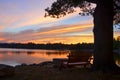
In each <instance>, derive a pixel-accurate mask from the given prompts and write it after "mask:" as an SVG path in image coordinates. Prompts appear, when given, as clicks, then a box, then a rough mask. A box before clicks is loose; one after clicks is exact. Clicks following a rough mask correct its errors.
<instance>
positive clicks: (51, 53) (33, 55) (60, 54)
mask: <svg viewBox="0 0 120 80" xmlns="http://www.w3.org/2000/svg"><path fill="white" fill-rule="evenodd" d="M67 54H68V51H66V50H64V51H62V50H61V51H59V50H31V49H5V48H0V64H7V65H12V66H15V65H20V64H22V63H26V64H33V63H41V62H44V61H52V59H53V58H66V57H67Z"/></svg>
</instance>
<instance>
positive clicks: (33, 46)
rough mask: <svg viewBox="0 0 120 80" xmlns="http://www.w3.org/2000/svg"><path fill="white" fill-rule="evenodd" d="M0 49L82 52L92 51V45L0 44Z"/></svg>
mask: <svg viewBox="0 0 120 80" xmlns="http://www.w3.org/2000/svg"><path fill="white" fill-rule="evenodd" d="M0 48H21V49H59V50H60V49H61V50H65V49H67V50H83V49H93V43H78V44H62V43H54V44H51V43H49V44H34V43H27V44H22V43H0Z"/></svg>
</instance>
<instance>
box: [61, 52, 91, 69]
mask: <svg viewBox="0 0 120 80" xmlns="http://www.w3.org/2000/svg"><path fill="white" fill-rule="evenodd" d="M91 56H92V54H90V53H85V52H71V53H70V54H69V55H68V60H67V61H63V62H61V65H60V67H59V69H60V70H62V69H63V68H67V67H73V66H83V67H85V68H86V67H87V66H89V65H91V63H90V61H91V59H93V58H91Z"/></svg>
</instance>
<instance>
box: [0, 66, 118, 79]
mask: <svg viewBox="0 0 120 80" xmlns="http://www.w3.org/2000/svg"><path fill="white" fill-rule="evenodd" d="M0 80H120V74H115V73H102V72H92V71H90V70H89V69H85V68H67V69H63V70H62V71H59V70H58V69H57V68H53V65H52V64H47V65H43V66H39V65H31V66H30V65H29V66H28V65H23V66H17V67H15V75H14V76H12V77H3V78H0Z"/></svg>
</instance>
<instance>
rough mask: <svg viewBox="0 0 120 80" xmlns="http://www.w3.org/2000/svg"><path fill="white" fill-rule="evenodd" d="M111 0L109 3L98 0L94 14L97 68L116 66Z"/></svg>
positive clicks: (95, 61) (107, 68)
mask: <svg viewBox="0 0 120 80" xmlns="http://www.w3.org/2000/svg"><path fill="white" fill-rule="evenodd" d="M104 1H105V0H104ZM110 1H111V2H108V3H107V4H106V3H104V2H98V3H97V7H96V9H95V12H94V15H93V17H94V30H93V32H94V45H95V46H94V63H93V69H95V70H102V71H109V70H113V69H114V68H115V66H116V65H115V62H114V59H113V6H112V0H110Z"/></svg>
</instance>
